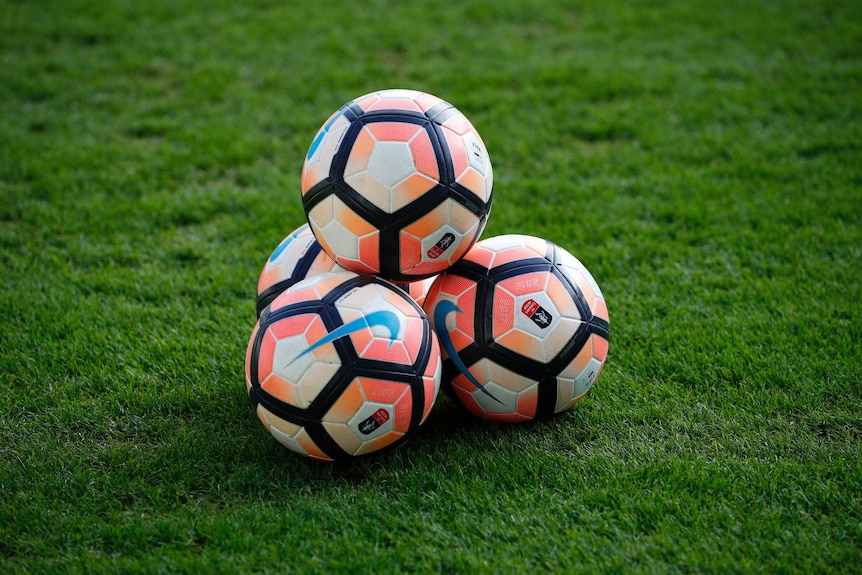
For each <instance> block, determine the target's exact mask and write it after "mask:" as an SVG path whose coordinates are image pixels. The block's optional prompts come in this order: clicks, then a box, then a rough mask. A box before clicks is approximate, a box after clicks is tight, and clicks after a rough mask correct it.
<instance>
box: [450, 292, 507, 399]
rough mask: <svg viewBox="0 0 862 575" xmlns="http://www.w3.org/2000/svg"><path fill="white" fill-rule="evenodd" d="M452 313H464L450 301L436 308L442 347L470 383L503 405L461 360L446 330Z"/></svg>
mask: <svg viewBox="0 0 862 575" xmlns="http://www.w3.org/2000/svg"><path fill="white" fill-rule="evenodd" d="M452 312H455V313H464V312H463V311H461V308H459V307H458V306H457V305H455V304H454V303H452V302H451V301H448V300H441V301H440V302H438V303H437V306H436V307H435V308H434V329H435V330H436V331H437V339H439V340H440V345H442V346H443V349H445V350H446V353H448V354H449V359H451V360H452V363H453V364H455V367H456V368H458V371H460V372H461V374H462V375H463V376H464V377H466V378H467V379H468V380H469V381H470V383H472V384H473V385H475V386H476V388H477V389H478V390H479V391H481V392H482V393H484V394H485V395H487V396H488V397H490V398H491V399H493V400H494V401H496V402H497V403H499V404H500V405H502V404H503V402H502V401H500V400H499V399H497V398H496V397H494V396H493V395H491V392H489V391H488V390H487V389H485V386H483V385H482V384H481V383H479V382H478V381H477V380H476V378H475V377H473V374H472V373H470V371H469V370H468V369H467V366H466V365H464V362H463V361H461V358H460V357H459V356H458V352H457V351H455V344H453V343H452V338H451V337H449V330H447V329H446V316H448V315H449V314H450V313H452Z"/></svg>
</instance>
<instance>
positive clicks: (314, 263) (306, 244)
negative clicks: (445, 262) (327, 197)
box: [255, 224, 437, 317]
mask: <svg viewBox="0 0 862 575" xmlns="http://www.w3.org/2000/svg"><path fill="white" fill-rule="evenodd" d="M338 271H347V270H345V269H344V268H342V267H341V266H339V265H338V264H336V263H335V260H333V259H332V258H331V257H329V255H328V254H327V253H326V252H324V251H323V248H321V247H320V242H318V241H317V239H315V237H314V234H312V233H311V229H310V228H309V227H308V224H302V225H301V226H299V227H298V228H296V229H295V230H293V231H292V232H291V233H289V234H288V235H287V236H286V237H285V238H284V239H283V240H281V242H279V244H278V246H277V247H276V248H275V249H274V250H273V251H272V253H271V254H270V255H269V257H268V258H267V259H266V262H265V263H264V265H263V269H262V270H261V272H260V278H259V279H258V282H257V298H256V299H255V306H256V308H257V315H258V317H260V314H261V313H262V312H263V310H264V309H266V306H268V305H269V304H270V303H272V300H274V299H275V298H276V297H278V296H279V295H280V294H281V293H282V292H283V291H285V290H286V289H287V288H289V287H290V286H292V285H293V284H295V283H296V282H298V281H302V280H304V279H305V278H307V277H311V276H316V275H318V274H323V273H327V272H338ZM436 277H437V276H431V277H430V278H426V279H424V280H419V281H413V282H394V283H395V285H397V286H398V287H400V288H401V289H403V290H404V291H405V292H407V295H409V296H410V297H411V298H412V299H413V300H414V301H415V302H416V303H417V304H419V306H420V307H421V306H422V303H423V302H424V301H425V296H426V295H427V294H428V289H429V288H430V287H431V284H432V283H433V282H434V279H436Z"/></svg>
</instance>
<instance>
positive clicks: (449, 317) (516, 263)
mask: <svg viewBox="0 0 862 575" xmlns="http://www.w3.org/2000/svg"><path fill="white" fill-rule="evenodd" d="M424 309H425V311H426V313H427V314H428V315H429V317H430V318H431V321H432V323H433V324H434V327H435V329H436V331H437V334H438V337H439V339H440V344H441V347H442V348H443V353H444V357H445V361H444V373H443V385H444V387H445V388H446V389H447V391H449V392H451V395H453V396H454V397H455V398H456V399H457V400H458V401H460V402H461V403H462V404H463V405H464V406H465V407H466V408H467V410H468V411H469V412H470V413H472V414H473V415H475V416H477V417H480V418H482V419H486V420H492V421H502V422H518V421H527V420H531V419H536V418H544V417H548V416H551V415H553V414H556V413H560V412H562V411H565V410H567V409H569V408H571V407H572V406H574V405H575V404H576V403H577V402H578V401H579V400H580V399H581V398H582V397H583V396H584V395H585V394H586V393H587V391H588V390H589V389H590V388H591V387H592V385H593V383H595V381H596V378H597V377H598V376H599V373H600V372H601V370H602V367H603V365H604V362H605V359H606V357H607V353H608V343H609V337H610V323H609V318H608V308H607V305H606V304H605V299H604V296H603V295H602V292H601V290H600V289H599V286H598V284H596V281H595V279H593V276H592V275H591V274H590V272H589V271H587V269H586V268H585V267H584V266H583V264H581V262H579V261H578V260H577V259H576V258H575V257H574V256H573V255H572V254H570V253H569V252H567V251H566V250H564V249H563V248H561V247H559V246H557V245H555V244H553V243H551V242H549V241H546V240H544V239H541V238H536V237H532V236H525V235H514V234H513V235H505V236H498V237H494V238H489V239H486V240H482V241H480V242H478V243H477V244H476V245H475V246H473V248H472V249H471V250H470V251H469V252H467V255H466V256H464V258H463V259H462V260H461V261H460V262H458V263H457V264H455V265H454V266H453V267H452V268H450V269H449V270H448V271H446V272H445V273H444V274H442V275H441V276H440V277H439V278H438V279H437V280H436V281H435V282H434V284H433V285H432V286H431V289H430V290H429V293H428V296H427V297H426V299H425V304H424Z"/></svg>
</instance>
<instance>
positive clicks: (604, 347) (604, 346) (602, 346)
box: [590, 335, 608, 361]
mask: <svg viewBox="0 0 862 575" xmlns="http://www.w3.org/2000/svg"><path fill="white" fill-rule="evenodd" d="M590 339H592V340H593V357H595V358H596V359H597V360H599V361H605V358H606V357H607V356H608V340H606V339H605V338H603V337H599V336H597V335H594V336H592V337H591V338H590Z"/></svg>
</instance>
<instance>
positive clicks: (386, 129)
mask: <svg viewBox="0 0 862 575" xmlns="http://www.w3.org/2000/svg"><path fill="white" fill-rule="evenodd" d="M365 129H366V130H368V131H370V132H371V133H372V134H373V135H374V137H375V138H376V139H377V141H378V142H409V141H410V139H411V138H413V137H414V136H415V135H416V134H417V132H418V131H420V130H422V128H421V127H420V126H417V125H416V124H408V123H404V122H375V123H373V124H368V125H367V126H366V127H365Z"/></svg>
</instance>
